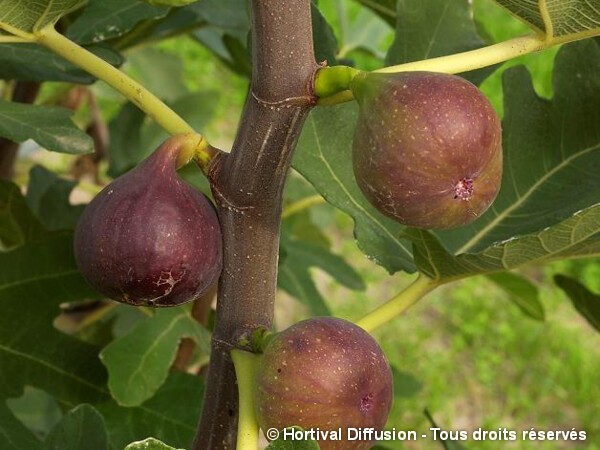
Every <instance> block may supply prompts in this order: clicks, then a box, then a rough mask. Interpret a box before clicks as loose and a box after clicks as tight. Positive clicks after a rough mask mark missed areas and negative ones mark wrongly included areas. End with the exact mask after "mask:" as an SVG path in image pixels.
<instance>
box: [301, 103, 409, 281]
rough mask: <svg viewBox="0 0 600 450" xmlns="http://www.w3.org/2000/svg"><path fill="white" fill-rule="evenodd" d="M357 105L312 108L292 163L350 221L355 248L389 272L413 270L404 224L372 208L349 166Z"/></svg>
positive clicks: (350, 163)
mask: <svg viewBox="0 0 600 450" xmlns="http://www.w3.org/2000/svg"><path fill="white" fill-rule="evenodd" d="M357 117H358V110H357V108H356V105H354V104H341V105H337V106H332V107H327V108H316V109H314V110H313V111H311V113H310V115H309V117H308V119H307V121H306V124H305V126H304V129H303V131H302V135H301V136H300V140H299V142H298V148H297V150H296V155H295V157H294V162H293V165H294V168H295V169H296V170H297V171H298V172H300V173H301V174H302V175H303V176H304V177H305V178H306V179H307V180H308V181H309V182H310V183H311V184H312V185H313V186H314V187H315V189H316V190H317V191H318V192H319V193H320V194H321V195H322V196H323V197H324V198H325V199H326V200H327V201H328V202H329V203H331V204H332V205H334V206H336V207H338V208H339V209H341V210H342V211H344V212H346V213H347V214H349V215H350V216H351V217H352V218H353V219H354V223H355V229H354V234H355V237H356V239H357V243H358V246H359V248H360V249H361V250H362V251H363V252H364V253H365V254H366V255H367V256H368V257H369V258H371V259H373V260H374V261H375V262H377V263H378V264H380V265H382V266H384V267H385V268H386V269H387V270H388V271H389V272H390V273H393V272H396V271H398V270H406V271H413V270H414V266H413V264H412V254H411V249H410V244H409V243H408V242H407V241H406V240H403V239H400V237H399V234H400V231H401V229H402V228H403V227H402V226H401V225H399V224H398V223H396V222H394V221H393V220H391V219H388V218H387V217H385V216H384V215H383V214H381V213H380V212H379V211H377V210H376V209H375V208H374V207H373V206H372V205H371V204H370V203H369V202H368V201H367V199H366V198H365V197H364V195H363V194H362V192H361V191H360V188H359V187H358V185H357V184H356V181H355V179H354V172H353V169H352V158H351V155H350V153H351V149H352V136H353V134H354V124H355V123H356V119H357Z"/></svg>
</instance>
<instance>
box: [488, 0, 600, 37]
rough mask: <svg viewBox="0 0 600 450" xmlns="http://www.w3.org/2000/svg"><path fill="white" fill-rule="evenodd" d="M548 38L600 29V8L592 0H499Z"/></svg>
mask: <svg viewBox="0 0 600 450" xmlns="http://www.w3.org/2000/svg"><path fill="white" fill-rule="evenodd" d="M495 2H496V3H498V4H499V5H501V6H503V7H504V8H506V9H507V10H509V11H510V12H511V13H512V14H514V15H515V16H516V17H518V18H519V19H521V20H522V21H523V22H525V23H526V24H527V25H528V26H529V27H531V28H532V29H534V30H536V31H538V32H541V33H543V34H545V35H546V39H553V38H560V37H564V36H569V35H581V36H582V37H584V36H592V35H594V34H598V33H600V8H599V7H598V4H595V3H594V2H593V1H590V0H495Z"/></svg>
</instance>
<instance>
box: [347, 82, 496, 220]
mask: <svg viewBox="0 0 600 450" xmlns="http://www.w3.org/2000/svg"><path fill="white" fill-rule="evenodd" d="M352 91H353V93H354V95H355V97H356V99H357V101H358V104H359V108H360V112H359V117H358V122H357V126H356V131H355V134H354V142H353V151H352V162H353V168H354V174H355V177H356V181H357V183H358V185H359V187H360V189H361V190H362V192H363V193H364V195H365V196H366V197H367V199H368V200H369V201H370V202H371V203H372V204H373V206H375V207H376V208H377V209H378V210H379V211H381V212H382V213H383V214H385V215H387V216H389V217H391V218H393V219H395V220H396V221H398V222H400V223H402V224H404V225H408V226H413V227H419V228H433V229H444V228H454V227H459V226H462V225H466V224H468V223H470V222H472V221H474V220H475V219H477V218H478V217H480V216H481V215H482V214H483V213H484V212H485V211H486V210H487V209H488V207H489V206H490V205H491V203H492V202H493V201H494V199H495V198H496V195H497V194H498V190H499V189H500V181H501V177H502V145H501V139H502V133H501V125H500V120H499V118H498V116H497V114H496V112H495V111H494V108H493V107H492V105H491V104H490V102H489V101H488V99H487V98H486V97H485V95H484V94H483V93H482V92H481V91H480V90H479V89H478V88H477V87H476V86H475V85H473V84H471V83H470V82H468V81H466V80H465V79H463V78H460V77H457V76H454V75H446V74H441V73H430V72H404V73H396V74H376V73H371V74H359V75H357V77H356V78H355V79H354V80H353V82H352Z"/></svg>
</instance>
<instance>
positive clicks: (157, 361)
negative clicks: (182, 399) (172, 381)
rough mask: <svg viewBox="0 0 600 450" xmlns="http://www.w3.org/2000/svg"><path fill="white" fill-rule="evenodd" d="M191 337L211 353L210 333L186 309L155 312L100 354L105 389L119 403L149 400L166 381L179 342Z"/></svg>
mask: <svg viewBox="0 0 600 450" xmlns="http://www.w3.org/2000/svg"><path fill="white" fill-rule="evenodd" d="M185 337H187V338H192V339H193V340H194V341H195V342H196V343H197V344H198V345H199V346H200V349H201V351H202V352H203V353H204V354H206V355H208V354H209V353H210V333H209V332H208V330H206V329H205V328H204V327H202V326H201V325H200V324H199V323H198V322H197V321H196V320H194V318H193V317H192V316H191V314H190V312H189V310H188V308H167V309H159V310H157V311H156V313H155V314H154V316H153V317H152V318H149V319H147V320H145V321H143V322H142V323H141V324H139V325H138V326H136V327H135V328H134V329H133V330H131V332H130V333H129V334H126V335H125V336H122V337H120V338H118V339H115V340H114V341H112V342H111V343H110V344H109V345H108V346H106V347H105V348H104V349H103V350H102V351H101V352H100V359H101V360H102V363H103V364H104V365H105V366H106V368H107V370H108V387H109V389H110V392H111V395H112V396H113V398H114V399H115V400H116V401H117V403H118V404H120V405H123V406H138V405H140V404H142V403H143V402H144V401H146V400H148V399H149V398H150V397H152V396H153V395H154V394H155V393H156V391H157V390H158V389H159V388H160V387H161V385H162V384H163V383H164V382H165V380H166V379H167V375H168V373H169V369H170V367H171V365H172V363H173V361H174V360H175V356H176V354H177V349H178V348H179V342H180V341H181V339H183V338H185Z"/></svg>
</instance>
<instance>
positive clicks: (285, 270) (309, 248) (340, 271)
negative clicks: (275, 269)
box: [277, 235, 365, 316]
mask: <svg viewBox="0 0 600 450" xmlns="http://www.w3.org/2000/svg"><path fill="white" fill-rule="evenodd" d="M281 246H282V250H283V251H284V252H285V258H284V260H283V262H282V263H281V264H280V266H279V275H278V278H277V284H278V287H279V288H280V289H283V290H284V291H286V292H287V293H288V294H290V295H291V296H292V297H294V298H296V299H298V300H299V301H300V302H302V303H304V304H305V305H307V306H308V307H309V308H310V310H311V312H312V313H313V314H314V315H316V316H328V315H331V311H330V309H329V307H328V306H327V304H326V302H325V299H324V298H323V296H322V295H321V294H320V293H319V290H318V289H317V286H316V284H315V282H314V280H313V278H312V275H311V270H310V269H311V268H313V267H314V268H319V269H321V270H323V271H324V272H326V273H327V274H329V275H330V276H332V277H333V278H334V279H335V280H336V281H337V282H338V283H340V284H341V285H343V286H346V287H347V288H348V289H353V290H364V289H365V284H364V281H363V279H362V278H361V276H360V275H359V274H358V273H357V272H356V271H355V270H354V269H353V268H352V267H351V266H350V265H349V264H348V263H347V262H346V261H345V260H344V259H343V258H341V257H339V256H337V255H335V254H333V253H331V252H330V251H329V249H327V248H325V247H322V246H320V245H315V244H312V243H308V242H306V241H302V242H298V241H295V240H292V239H287V238H286V237H285V235H284V236H283V237H282V243H281Z"/></svg>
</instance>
